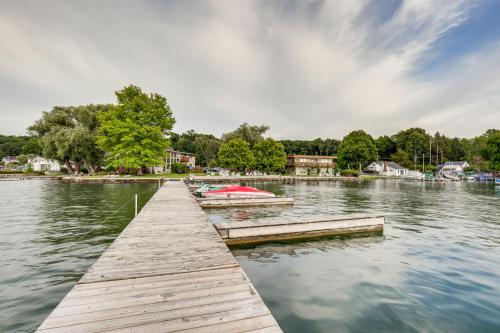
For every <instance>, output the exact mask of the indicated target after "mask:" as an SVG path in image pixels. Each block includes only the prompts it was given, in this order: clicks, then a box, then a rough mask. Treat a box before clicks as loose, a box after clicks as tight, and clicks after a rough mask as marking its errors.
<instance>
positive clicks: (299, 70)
mask: <svg viewBox="0 0 500 333" xmlns="http://www.w3.org/2000/svg"><path fill="white" fill-rule="evenodd" d="M366 6H367V2H366V1H331V2H321V1H302V2H283V1H276V2H273V1H253V2H251V1H206V2H194V3H189V2H186V1H181V2H177V3H176V2H168V3H157V2H142V3H139V2H129V3H124V2H118V1H116V2H111V1H107V2H98V1H95V2H84V3H82V2H76V1H51V2H50V6H49V5H47V3H43V4H42V3H40V2H17V1H16V2H12V3H5V2H4V3H2V4H1V5H0V7H4V8H2V10H1V11H0V12H2V13H3V14H0V54H1V56H0V76H1V78H2V80H1V82H0V88H2V89H1V90H0V115H1V116H2V118H5V121H2V122H1V123H0V132H16V133H21V132H22V131H23V129H24V128H25V127H27V126H28V125H29V124H30V122H31V121H32V120H33V119H35V118H36V117H38V116H39V112H40V111H41V110H45V109H49V108H50V107H51V106H52V105H57V104H83V103H90V102H94V103H98V102H110V101H113V100H114V96H113V91H114V90H116V89H119V88H120V87H121V86H123V85H125V84H128V83H134V84H138V85H140V86H142V87H143V88H144V89H145V90H149V91H156V92H159V93H162V94H164V95H165V96H167V98H168V99H169V102H170V104H171V106H172V107H173V110H174V113H175V116H176V118H177V120H178V122H177V125H176V130H177V131H183V130H186V129H189V128H194V129H196V130H200V131H205V132H213V133H215V134H220V133H222V132H224V131H227V130H230V129H232V128H234V127H235V126H237V125H239V124H240V123H241V122H244V121H246V122H250V123H256V124H260V123H266V124H269V125H270V126H271V134H272V135H275V136H277V137H282V138H284V137H288V138H314V137H318V136H323V137H342V136H343V135H345V134H346V133H348V132H349V131H350V130H353V129H358V128H362V129H365V130H366V131H368V132H370V133H372V134H374V135H380V134H392V133H394V132H395V131H397V130H399V129H402V128H406V127H410V126H423V127H425V128H427V129H428V130H430V131H436V130H439V131H441V132H443V131H444V132H445V133H447V134H449V135H459V136H472V135H476V134H479V133H480V132H482V131H484V130H485V129H486V128H489V127H492V126H493V125H492V124H494V122H495V120H497V121H498V119H497V118H499V117H498V116H499V111H498V110H499V106H500V92H499V90H498V88H497V87H499V86H500V85H499V83H500V75H499V74H500V73H499V69H498V68H499V66H498V65H497V59H499V58H498V57H499V56H500V47H498V46H489V47H487V48H483V49H478V50H477V52H475V53H472V54H469V55H467V56H466V57H463V58H459V59H458V60H455V61H454V62H453V63H450V64H448V69H447V70H443V71H442V72H441V74H440V76H439V77H436V76H435V75H425V76H422V75H417V74H416V73H418V70H417V69H418V68H419V66H420V65H421V63H422V61H424V60H428V59H429V57H432V56H433V53H434V50H433V47H434V45H435V43H436V42H437V41H438V40H439V39H440V38H442V37H443V35H445V34H446V33H447V32H448V31H449V30H450V29H453V28H454V27H456V26H458V25H460V24H463V22H465V21H466V20H467V19H468V15H469V14H470V12H471V10H472V9H473V8H474V6H476V4H475V3H473V2H471V1H448V2H435V1H423V0H418V1H416V0H415V1H405V2H403V4H402V5H401V6H400V7H399V8H398V10H396V11H395V12H394V15H393V16H392V17H391V18H390V19H388V20H386V21H383V22H376V20H375V21H374V19H373V17H370V15H371V13H369V12H367V11H366V10H365V9H366V8H367V7H366ZM12 113H17V114H19V116H18V117H12V116H11V114H12ZM472 114H474V116H472Z"/></svg>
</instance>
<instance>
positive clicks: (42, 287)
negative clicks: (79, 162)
mask: <svg viewBox="0 0 500 333" xmlns="http://www.w3.org/2000/svg"><path fill="white" fill-rule="evenodd" d="M157 187H158V185H152V184H120V185H115V184H110V185H97V184H66V183H62V182H59V181H48V180H41V181H38V180H24V181H0V193H2V199H1V204H0V253H1V255H0V332H33V331H34V330H35V329H36V328H37V327H38V326H39V325H40V324H41V322H42V321H43V319H44V318H45V317H46V316H47V315H48V314H49V313H50V312H51V311H52V309H53V308H54V307H55V306H56V305H57V304H58V303H59V302H60V301H61V299H62V298H63V297H64V296H65V295H66V293H67V292H68V291H69V290H70V289H71V288H72V287H73V286H74V284H75V282H76V281H78V279H79V278H80V277H81V276H82V274H83V273H85V271H86V270H87V269H88V267H90V265H92V263H93V262H94V261H95V260H96V259H97V258H98V257H99V255H100V254H101V253H102V252H103V251H104V249H105V248H106V246H107V245H108V244H109V243H110V242H111V241H113V239H114V238H115V237H116V236H117V235H118V234H119V233H120V232H121V230H122V229H123V228H124V227H125V226H126V225H127V223H128V222H130V221H131V219H132V218H133V215H134V200H133V196H134V195H135V194H136V193H141V194H140V195H139V200H138V201H139V206H140V207H142V205H143V204H144V203H145V202H146V201H147V200H148V199H149V198H150V197H151V195H152V194H153V193H154V192H155V190H156V189H157ZM116 210H118V211H116ZM112 214H114V215H112Z"/></svg>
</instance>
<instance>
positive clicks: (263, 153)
mask: <svg viewBox="0 0 500 333" xmlns="http://www.w3.org/2000/svg"><path fill="white" fill-rule="evenodd" d="M254 156H255V168H256V169H257V170H259V171H263V172H266V173H273V172H282V171H284V170H285V166H286V155H285V150H284V148H283V145H282V144H281V143H279V142H276V141H274V140H273V139H271V138H267V139H265V140H263V141H260V142H258V143H257V144H255V146H254Z"/></svg>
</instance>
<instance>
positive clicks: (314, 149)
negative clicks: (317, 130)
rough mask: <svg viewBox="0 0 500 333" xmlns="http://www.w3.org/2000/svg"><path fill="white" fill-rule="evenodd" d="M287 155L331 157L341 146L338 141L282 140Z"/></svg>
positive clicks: (319, 139)
mask: <svg viewBox="0 0 500 333" xmlns="http://www.w3.org/2000/svg"><path fill="white" fill-rule="evenodd" d="M278 142H280V143H281V144H282V145H283V147H284V149H285V153H286V154H288V155H294V154H298V155H321V156H331V155H335V154H336V153H337V151H338V147H339V144H340V141H339V140H336V139H324V140H323V139H321V138H318V139H315V140H280V141H278Z"/></svg>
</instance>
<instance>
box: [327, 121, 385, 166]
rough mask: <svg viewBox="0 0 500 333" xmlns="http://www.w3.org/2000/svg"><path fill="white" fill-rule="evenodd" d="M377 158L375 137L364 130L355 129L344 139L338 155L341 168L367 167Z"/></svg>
mask: <svg viewBox="0 0 500 333" xmlns="http://www.w3.org/2000/svg"><path fill="white" fill-rule="evenodd" d="M377 159H378V156H377V148H376V147H375V143H374V141H373V138H372V137H371V136H370V135H369V134H367V133H365V132H364V131H362V130H357V131H353V132H351V133H349V134H348V135H347V136H345V137H344V138H343V139H342V142H341V143H340V146H339V152H338V155H337V161H338V165H339V167H340V168H341V169H347V168H356V169H357V168H359V167H365V166H366V165H368V164H369V163H370V162H372V161H376V160H377Z"/></svg>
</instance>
